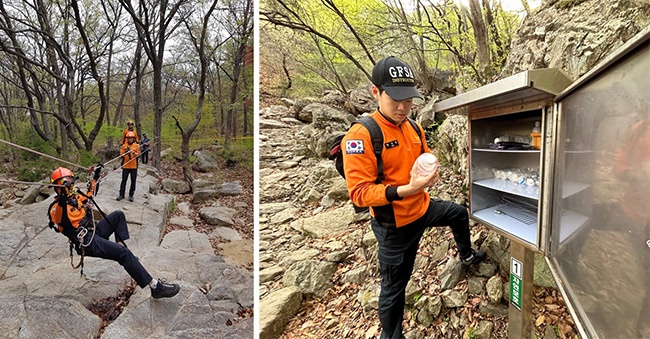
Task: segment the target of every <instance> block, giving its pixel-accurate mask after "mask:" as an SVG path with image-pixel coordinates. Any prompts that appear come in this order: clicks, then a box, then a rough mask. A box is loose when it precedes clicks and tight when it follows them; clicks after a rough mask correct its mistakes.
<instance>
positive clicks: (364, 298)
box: [357, 285, 380, 312]
mask: <svg viewBox="0 0 650 339" xmlns="http://www.w3.org/2000/svg"><path fill="white" fill-rule="evenodd" d="M379 292H380V287H379V286H377V285H371V286H366V287H365V288H362V289H361V290H359V294H358V295H357V301H359V304H361V309H362V310H363V311H364V312H368V311H372V310H376V309H377V307H378V306H379Z"/></svg>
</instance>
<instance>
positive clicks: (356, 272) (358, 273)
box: [341, 266, 368, 284]
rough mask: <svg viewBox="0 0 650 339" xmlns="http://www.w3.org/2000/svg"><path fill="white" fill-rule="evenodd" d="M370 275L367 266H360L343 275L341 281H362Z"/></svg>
mask: <svg viewBox="0 0 650 339" xmlns="http://www.w3.org/2000/svg"><path fill="white" fill-rule="evenodd" d="M367 277H368V272H367V271H366V267H365V266H360V267H356V268H353V269H351V270H350V271H348V272H345V274H343V276H342V277H341V282H343V283H344V284H346V283H357V284H359V283H362V282H363V281H364V280H365V279H366V278H367Z"/></svg>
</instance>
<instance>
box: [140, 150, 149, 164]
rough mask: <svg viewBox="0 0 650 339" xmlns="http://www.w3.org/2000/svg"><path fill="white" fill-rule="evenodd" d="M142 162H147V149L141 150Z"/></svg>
mask: <svg viewBox="0 0 650 339" xmlns="http://www.w3.org/2000/svg"><path fill="white" fill-rule="evenodd" d="M140 158H142V163H143V164H145V165H146V164H147V163H148V162H149V149H145V150H142V156H141V157H140Z"/></svg>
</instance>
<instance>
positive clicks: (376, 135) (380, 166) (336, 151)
mask: <svg viewBox="0 0 650 339" xmlns="http://www.w3.org/2000/svg"><path fill="white" fill-rule="evenodd" d="M406 120H408V122H409V123H410V124H411V126H412V127H413V129H414V130H415V132H417V134H418V137H419V138H420V144H421V149H420V153H423V152H424V141H423V140H422V134H421V132H420V127H419V126H418V124H417V123H416V122H415V121H414V120H413V119H411V118H409V117H407V118H406ZM354 124H361V125H363V127H365V128H366V129H367V130H368V132H369V133H370V141H371V144H372V149H373V153H374V154H375V158H376V159H377V179H375V183H376V184H379V183H381V182H382V181H384V179H386V177H385V176H384V163H383V161H382V159H381V152H382V151H383V150H384V134H383V133H382V132H381V128H380V127H379V125H378V124H377V122H376V121H375V119H373V118H372V117H369V116H363V117H361V118H359V119H357V120H356V121H354V122H353V123H352V124H351V125H350V127H352V126H353V125H354ZM348 130H349V128H348ZM345 134H346V133H341V134H339V135H337V136H336V137H335V138H334V139H333V141H332V144H331V145H330V147H329V151H330V154H329V156H328V157H327V158H328V159H330V160H333V161H334V166H335V167H336V171H337V172H339V174H340V175H341V176H342V177H343V178H344V179H345V171H344V169H343V151H342V147H341V141H342V140H343V137H345ZM354 211H355V212H356V213H362V212H366V211H368V207H359V206H357V205H354Z"/></svg>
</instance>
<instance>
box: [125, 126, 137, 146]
mask: <svg viewBox="0 0 650 339" xmlns="http://www.w3.org/2000/svg"><path fill="white" fill-rule="evenodd" d="M131 132H133V133H134V134H135V142H136V143H138V142H140V138H138V132H136V130H135V128H134V129H132V130H131ZM126 133H129V129H128V128H127V129H125V130H124V131H123V132H122V138H121V139H120V145H124V144H126V143H127V142H126Z"/></svg>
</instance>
